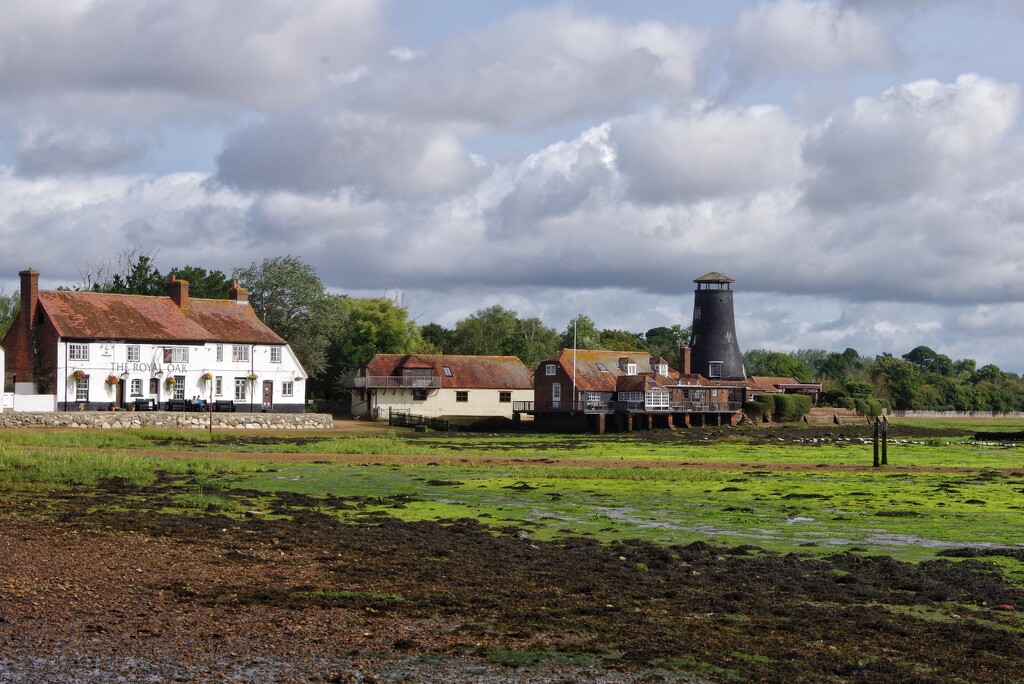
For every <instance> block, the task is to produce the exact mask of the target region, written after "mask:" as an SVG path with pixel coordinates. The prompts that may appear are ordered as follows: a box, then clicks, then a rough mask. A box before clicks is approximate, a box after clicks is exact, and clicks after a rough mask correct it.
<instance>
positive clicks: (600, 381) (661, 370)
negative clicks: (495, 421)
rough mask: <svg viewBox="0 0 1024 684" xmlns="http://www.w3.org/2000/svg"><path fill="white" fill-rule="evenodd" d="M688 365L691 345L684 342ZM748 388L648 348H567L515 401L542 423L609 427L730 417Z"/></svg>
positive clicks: (713, 421)
mask: <svg viewBox="0 0 1024 684" xmlns="http://www.w3.org/2000/svg"><path fill="white" fill-rule="evenodd" d="M681 362H682V364H683V368H684V371H688V370H689V348H688V347H683V348H682V350H681ZM745 392H746V383H745V382H744V381H741V380H740V381H732V380H715V381H712V380H709V379H708V378H705V377H703V376H701V375H699V374H696V373H689V372H684V373H679V372H677V371H675V370H672V369H670V368H669V365H668V362H667V361H666V360H665V359H663V358H659V357H653V356H651V355H650V354H648V353H647V352H638V351H609V350H595V349H576V350H573V349H563V350H562V351H561V352H559V353H558V354H555V355H554V356H551V357H549V358H547V359H544V360H543V361H541V362H540V364H539V365H538V366H537V370H536V372H535V374H534V398H533V401H529V402H522V403H521V404H518V405H517V406H515V407H514V408H515V410H516V411H517V412H520V413H525V414H529V415H533V416H534V417H535V420H536V421H537V422H538V424H539V425H541V426H546V427H551V428H569V429H594V430H596V431H597V432H604V431H605V429H606V427H609V425H608V420H609V419H611V420H612V421H613V425H614V426H615V427H616V428H617V429H619V430H632V429H633V427H634V425H635V424H637V423H639V424H640V425H641V426H643V427H647V428H650V427H655V426H656V425H657V426H661V427H671V426H672V425H674V424H687V425H688V424H690V423H691V422H693V423H699V424H702V425H703V424H707V423H710V424H715V425H719V424H732V422H733V421H734V419H735V418H736V416H737V412H738V411H739V409H740V407H741V405H742V403H743V401H744V399H745Z"/></svg>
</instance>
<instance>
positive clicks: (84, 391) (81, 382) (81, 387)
mask: <svg viewBox="0 0 1024 684" xmlns="http://www.w3.org/2000/svg"><path fill="white" fill-rule="evenodd" d="M75 401H89V376H88V375H86V376H85V377H83V378H75Z"/></svg>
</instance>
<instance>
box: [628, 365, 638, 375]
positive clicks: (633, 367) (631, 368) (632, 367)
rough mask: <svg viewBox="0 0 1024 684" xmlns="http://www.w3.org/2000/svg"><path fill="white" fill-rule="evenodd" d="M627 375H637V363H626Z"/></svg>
mask: <svg viewBox="0 0 1024 684" xmlns="http://www.w3.org/2000/svg"><path fill="white" fill-rule="evenodd" d="M626 375H636V364H635V363H627V364H626Z"/></svg>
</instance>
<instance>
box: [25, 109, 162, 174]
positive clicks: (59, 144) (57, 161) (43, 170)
mask: <svg viewBox="0 0 1024 684" xmlns="http://www.w3.org/2000/svg"><path fill="white" fill-rule="evenodd" d="M142 147H143V146H142V145H141V144H137V143H136V144H132V143H131V142H129V141H126V140H124V139H123V138H122V137H121V136H119V135H117V134H115V133H113V132H112V131H110V130H108V129H104V128H96V127H88V126H84V125H71V126H53V125H51V124H48V123H46V122H38V123H31V124H28V125H26V126H24V127H22V129H21V131H20V137H19V141H18V146H17V149H16V151H15V154H16V156H17V160H18V170H19V171H21V172H22V173H25V174H28V175H47V174H60V173H84V172H93V171H109V170H112V169H116V168H118V167H120V166H123V165H125V164H128V163H130V162H133V161H136V160H138V159H139V158H140V157H141V156H142V154H143V150H142Z"/></svg>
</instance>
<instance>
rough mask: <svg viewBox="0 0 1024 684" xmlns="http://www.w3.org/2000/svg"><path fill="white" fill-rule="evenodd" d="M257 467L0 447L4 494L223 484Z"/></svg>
mask: <svg viewBox="0 0 1024 684" xmlns="http://www.w3.org/2000/svg"><path fill="white" fill-rule="evenodd" d="M261 467H262V466H260V465H259V464H255V463H246V462H242V461H220V460H207V459H196V460H183V459H164V458H154V457H150V456H140V455H136V454H132V453H131V452H130V451H124V450H114V451H109V452H97V451H76V450H74V449H53V450H46V449H41V450H32V451H23V450H20V449H17V448H12V447H10V446H8V445H0V487H2V488H4V489H6V490H23V491H24V490H42V489H65V488H69V487H73V486H76V485H95V484H97V483H99V482H101V481H103V480H109V479H113V478H120V479H122V480H124V481H125V482H126V483H127V484H130V485H133V486H137V487H144V486H149V485H151V484H153V483H154V482H155V481H156V480H157V477H158V475H159V474H164V475H169V476H171V477H186V476H199V477H208V478H215V479H216V481H217V482H218V483H223V482H224V479H223V478H224V476H225V475H227V474H232V473H241V472H253V471H256V470H258V469H260V468H261ZM211 481H212V480H211ZM218 486H219V485H218Z"/></svg>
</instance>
